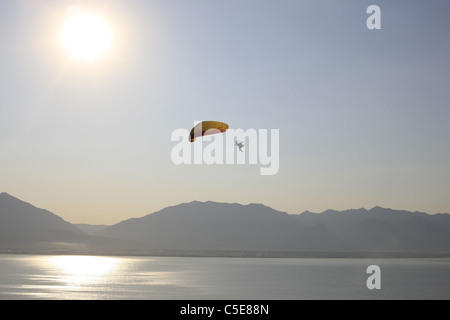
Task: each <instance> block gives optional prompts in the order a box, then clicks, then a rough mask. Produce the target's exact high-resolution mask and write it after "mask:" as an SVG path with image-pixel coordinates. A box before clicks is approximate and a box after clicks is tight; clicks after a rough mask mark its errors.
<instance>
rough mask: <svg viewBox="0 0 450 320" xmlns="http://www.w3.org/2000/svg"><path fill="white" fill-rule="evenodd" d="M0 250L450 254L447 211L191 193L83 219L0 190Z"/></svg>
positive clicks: (266, 253) (449, 230) (102, 252)
mask: <svg viewBox="0 0 450 320" xmlns="http://www.w3.org/2000/svg"><path fill="white" fill-rule="evenodd" d="M0 252H41V253H43V252H46V253H58V252H59V253H83V254H84V253H89V254H90V253H92V254H127V255H134V254H136V255H140V254H148V255H157V254H159V255H219V256H229V255H231V256H236V255H239V256H242V255H244V256H245V255H250V256H375V255H377V256H386V255H387V256H398V255H400V256H415V255H428V256H436V255H439V256H442V255H446V256H447V255H448V256H450V215H449V214H446V213H444V214H434V215H430V214H427V213H424V212H409V211H402V210H392V209H386V208H381V207H374V208H372V209H370V210H366V209H364V208H361V209H350V210H345V211H335V210H327V211H324V212H322V213H311V212H308V211H305V212H302V213H300V214H297V215H293V214H287V213H285V212H280V211H277V210H274V209H272V208H270V207H268V206H265V205H262V204H249V205H242V204H237V203H218V202H211V201H207V202H199V201H193V202H190V203H183V204H179V205H175V206H171V207H167V208H164V209H162V210H160V211H158V212H154V213H151V214H148V215H146V216H144V217H141V218H132V219H128V220H124V221H121V222H119V223H117V224H115V225H112V226H90V225H73V224H70V223H69V222H67V221H65V220H63V219H62V218H61V217H59V216H57V215H55V214H53V213H51V212H49V211H47V210H44V209H39V208H36V207H34V206H33V205H31V204H29V203H26V202H23V201H22V200H19V199H17V198H15V197H13V196H11V195H9V194H7V193H1V194H0Z"/></svg>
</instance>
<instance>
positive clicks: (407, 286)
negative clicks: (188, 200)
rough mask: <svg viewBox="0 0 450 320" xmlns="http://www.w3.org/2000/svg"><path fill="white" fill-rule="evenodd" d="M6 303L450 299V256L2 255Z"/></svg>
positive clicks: (0, 284)
mask: <svg viewBox="0 0 450 320" xmlns="http://www.w3.org/2000/svg"><path fill="white" fill-rule="evenodd" d="M373 264H375V265H378V266H379V267H380V269H381V289H380V290H369V289H368V288H367V286H366V280H367V278H368V277H369V276H370V275H369V274H367V273H366V270H367V267H368V266H369V265H373ZM0 299H165V300H166V299H167V300H172V299H176V300H178V299H206V300H209V299H219V300H228V299H232V300H241V299H252V300H254V299H258V300H259V299H269V300H277V299H289V300H290V299H446V300H447V299H450V259H309V258H308V259H274V258H272V259H271V258H268V259H265V258H186V257H183V258H179V257H100V256H45V255H42V256H38V255H0Z"/></svg>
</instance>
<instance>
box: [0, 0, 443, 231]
mask: <svg viewBox="0 0 450 320" xmlns="http://www.w3.org/2000/svg"><path fill="white" fill-rule="evenodd" d="M373 4H375V5H378V6H379V7H380V10H381V29H379V30H369V29H368V28H367V26H366V20H367V19H368V18H369V16H370V14H367V13H366V9H367V7H368V6H370V5H373ZM73 6H76V7H77V8H79V9H80V10H82V11H83V12H95V13H98V14H101V16H102V17H103V19H104V21H106V23H107V24H108V25H109V26H110V28H111V30H112V34H113V40H112V43H111V47H110V48H109V50H108V51H107V52H106V53H105V54H104V55H103V56H101V57H99V58H98V59H96V60H93V61H82V60H78V59H75V58H74V57H72V56H71V55H70V54H69V52H68V51H67V50H66V48H64V46H63V45H62V44H61V42H60V41H59V37H60V34H61V30H62V28H63V25H64V23H65V21H67V19H68V18H69V17H70V16H71V15H72V14H73V12H71V10H70V8H73ZM449 9H450V4H449V2H448V1H447V0H434V1H425V0H420V1H407V0H397V1H381V0H370V1H361V0H342V1H332V0H281V1H280V0H227V1H224V0H189V1H186V0H164V1H162V0H127V1H119V0H90V1H65V0H45V1H44V0H19V1H1V2H0V39H1V42H0V97H1V99H0V192H7V193H9V194H11V195H13V196H15V197H18V198H20V199H22V200H24V201H26V202H30V203H32V204H33V205H35V206H37V207H40V208H45V209H47V210H49V211H51V212H53V213H55V214H57V215H59V216H61V217H62V218H64V219H65V220H67V221H69V222H72V223H89V224H114V223H117V222H119V221H121V220H124V219H128V218H131V217H141V216H144V215H146V214H149V213H152V212H155V211H158V210H160V209H162V208H164V207H167V206H171V205H176V204H179V203H184V202H191V201H194V200H199V201H219V202H231V203H242V204H248V203H263V204H265V205H268V206H270V207H272V208H274V209H276V210H280V211H285V212H288V213H291V214H298V213H301V212H303V211H305V210H308V211H312V212H322V211H324V210H326V209H335V210H345V209H350V208H362V207H364V208H367V209H370V208H372V207H374V206H382V207H388V208H393V209H402V210H409V211H423V212H427V213H431V214H434V213H442V212H446V213H450V196H449V194H450V126H449V125H448V123H449V122H450V121H449V120H450V90H449V89H450V88H449V83H450V59H449V57H450V38H449V36H448V30H450V20H449V19H448V12H450V10H449ZM199 120H217V121H223V122H226V123H228V124H229V125H230V128H242V129H248V128H253V129H255V130H260V129H268V130H270V129H278V130H279V171H278V173H277V174H275V175H266V176H264V175H260V166H259V165H254V164H248V163H247V164H240V165H237V164H236V165H218V164H213V165H206V164H202V165H187V164H181V165H175V164H174V163H173V161H172V159H171V151H172V149H173V148H174V146H175V145H176V142H174V141H171V134H172V132H173V131H174V130H176V129H179V128H185V129H186V130H190V128H191V127H192V126H193V124H194V121H199Z"/></svg>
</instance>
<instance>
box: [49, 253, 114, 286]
mask: <svg viewBox="0 0 450 320" xmlns="http://www.w3.org/2000/svg"><path fill="white" fill-rule="evenodd" d="M119 260H120V259H117V258H112V257H94V256H54V257H51V258H49V259H48V262H49V264H50V266H52V267H53V268H56V269H58V270H59V271H60V274H61V275H62V279H60V280H62V281H64V282H66V283H67V284H71V285H83V284H92V283H93V282H100V281H102V280H103V278H105V277H106V276H107V275H108V274H110V273H111V272H113V271H114V270H115V269H116V268H117V265H118V263H119Z"/></svg>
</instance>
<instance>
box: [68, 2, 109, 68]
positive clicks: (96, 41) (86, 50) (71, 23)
mask: <svg viewBox="0 0 450 320" xmlns="http://www.w3.org/2000/svg"><path fill="white" fill-rule="evenodd" d="M70 13H71V14H70V16H69V17H68V18H67V19H66V20H65V21H64V23H63V27H62V29H61V33H60V42H61V44H62V45H63V47H64V48H65V49H66V50H67V51H68V53H69V54H70V55H71V57H72V58H74V59H78V60H84V61H94V60H97V59H98V58H100V57H102V56H104V55H105V54H106V53H107V52H108V51H109V50H110V48H111V45H112V42H113V30H112V29H111V27H110V26H109V24H108V23H107V21H106V20H105V19H104V18H103V17H102V16H101V15H100V14H96V13H87V12H82V11H80V10H79V9H77V10H73V9H72V10H71V12H70Z"/></svg>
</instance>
